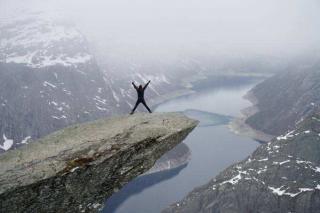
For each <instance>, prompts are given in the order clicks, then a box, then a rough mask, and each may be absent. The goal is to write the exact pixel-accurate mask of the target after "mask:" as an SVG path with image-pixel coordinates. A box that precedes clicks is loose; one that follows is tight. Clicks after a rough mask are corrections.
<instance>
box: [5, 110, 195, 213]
mask: <svg viewBox="0 0 320 213" xmlns="http://www.w3.org/2000/svg"><path fill="white" fill-rule="evenodd" d="M197 123H198V122H197V121H195V120H193V119H189V118H187V117H186V116H184V115H182V114H180V113H154V114H135V115H132V116H129V115H128V116H122V117H114V118H109V119H102V120H98V121H94V122H90V123H85V124H80V125H74V126H71V127H68V128H65V129H63V130H60V131H57V132H55V133H52V134H50V135H48V136H46V137H44V138H42V139H39V140H38V141H35V142H33V143H30V144H28V145H26V146H23V147H21V148H19V149H16V150H11V151H8V152H6V153H4V154H2V155H1V156H0V205H1V206H0V209H1V212H95V211H98V210H99V209H100V208H101V207H102V203H103V202H104V200H105V199H106V198H107V197H109V196H110V195H111V194H112V193H113V192H115V191H117V190H119V189H120V188H121V187H122V186H123V185H124V184H126V183H128V182H129V181H130V180H131V179H133V178H134V177H136V176H138V175H140V174H142V173H144V172H145V171H147V170H148V169H150V168H151V167H152V166H153V165H154V163H155V162H156V160H157V159H158V158H160V157H161V156H162V155H163V154H164V153H165V152H167V151H169V150H170V149H172V148H173V147H174V146H176V145H177V144H178V143H180V142H181V141H182V140H183V139H184V138H185V137H186V136H187V135H188V133H189V132H190V131H192V129H193V128H194V127H195V126H196V125H197Z"/></svg>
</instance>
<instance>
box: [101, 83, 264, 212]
mask: <svg viewBox="0 0 320 213" xmlns="http://www.w3.org/2000/svg"><path fill="white" fill-rule="evenodd" d="M256 83H257V82H254V81H251V80H250V81H248V82H246V83H243V84H241V85H236V86H235V85H233V84H231V85H228V82H226V84H224V85H223V87H209V88H208V87H207V88H197V87H196V88H195V89H196V92H195V93H194V94H192V95H188V96H183V97H179V98H175V99H172V100H170V101H167V102H165V103H163V104H161V105H159V106H158V107H157V108H156V110H155V111H158V112H166V111H184V112H185V113H186V114H187V115H188V116H191V117H194V118H197V119H199V120H200V125H199V126H198V127H197V128H195V129H194V131H193V132H191V134H190V135H189V136H188V137H187V138H186V139H185V141H184V143H185V144H187V145H188V147H189V148H190V150H191V160H190V162H189V163H188V164H187V165H184V166H182V167H178V168H176V169H172V170H170V171H166V172H163V173H162V172H160V174H154V175H150V176H144V177H138V178H136V179H135V180H133V181H132V182H130V183H129V184H128V185H126V186H125V187H123V188H122V189H121V190H120V191H119V192H118V193H115V194H114V195H113V196H112V197H111V198H109V199H108V200H107V202H106V205H105V208H104V210H103V212H104V213H111V212H116V213H128V212H130V213H141V212H148V213H159V212H161V210H162V209H164V208H166V207H167V206H168V205H170V204H172V203H174V202H175V201H179V200H181V199H182V198H183V197H184V196H186V195H187V193H188V192H190V191H191V190H193V189H194V188H195V187H198V186H201V185H202V184H205V183H207V182H208V181H209V180H210V179H212V178H213V177H215V176H216V175H217V174H219V172H221V171H222V170H223V169H225V168H226V167H228V166H230V165H231V164H233V163H235V162H237V161H240V160H242V159H244V158H245V157H246V156H248V155H249V154H250V153H251V152H252V151H253V150H254V149H255V148H256V147H257V146H258V145H259V143H258V142H256V141H254V140H253V139H251V138H247V137H244V136H239V135H236V134H234V133H233V132H231V131H230V130H229V128H228V122H229V120H230V118H231V117H237V116H240V115H241V112H240V111H241V109H243V108H246V107H248V106H250V102H249V101H247V100H245V99H243V96H244V95H245V94H246V92H247V91H248V90H250V89H251V88H252V87H253V86H254V85H255V84H256ZM204 119H205V120H204ZM211 121H212V122H211ZM161 173H162V174H161Z"/></svg>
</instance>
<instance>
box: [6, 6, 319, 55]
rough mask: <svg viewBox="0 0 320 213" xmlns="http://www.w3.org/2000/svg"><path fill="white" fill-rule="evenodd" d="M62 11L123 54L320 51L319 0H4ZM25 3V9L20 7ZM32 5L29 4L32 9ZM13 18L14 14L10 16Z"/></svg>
mask: <svg viewBox="0 0 320 213" xmlns="http://www.w3.org/2000/svg"><path fill="white" fill-rule="evenodd" d="M0 2H1V11H0V12H2V13H5V12H7V13H8V11H11V10H13V9H15V8H17V7H18V5H19V7H28V8H29V9H30V8H32V10H45V11H60V12H61V13H62V14H64V15H66V16H67V17H68V18H69V19H71V20H73V21H74V22H75V23H76V24H77V25H78V27H79V28H80V29H81V30H82V31H83V32H84V33H85V34H86V35H87V37H88V38H89V39H92V41H94V42H96V43H97V44H98V43H99V45H97V46H100V44H101V46H102V47H104V48H109V50H110V51H113V52H115V53H118V54H135V53H137V51H138V52H144V54H142V55H150V54H151V55H152V54H174V53H175V52H177V51H180V52H181V51H182V52H183V51H185V52H187V53H188V52H199V53H203V54H206V53H208V54H228V52H234V53H237V54H267V55H275V56H278V55H283V54H296V53H299V52H303V51H307V50H308V49H317V48H319V46H320V13H319V11H320V1H319V0H305V1H302V0H157V1H155V0H68V1H66V0H54V1H53V0H52V1H49V0H47V1H46V0H32V1H31V0H30V1H24V0H16V1H12V0H10V1H9V0H1V1H0ZM17 2H20V3H17ZM27 2H28V3H27ZM9 13H11V12H9Z"/></svg>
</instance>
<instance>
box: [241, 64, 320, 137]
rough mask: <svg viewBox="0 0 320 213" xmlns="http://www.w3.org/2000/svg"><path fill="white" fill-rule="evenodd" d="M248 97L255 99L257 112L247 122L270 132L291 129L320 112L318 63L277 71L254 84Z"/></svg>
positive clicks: (281, 132) (319, 66) (283, 131)
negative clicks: (259, 82) (282, 71)
mask: <svg viewBox="0 0 320 213" xmlns="http://www.w3.org/2000/svg"><path fill="white" fill-rule="evenodd" d="M250 96H251V97H250ZM249 98H251V99H254V100H253V102H256V107H257V109H258V112H257V113H256V114H254V115H252V116H251V117H249V118H248V119H247V120H246V123H247V124H249V125H250V126H252V127H253V128H255V129H258V130H261V131H263V132H266V133H268V134H271V135H279V134H283V133H285V132H286V131H288V130H290V129H294V128H295V127H296V125H297V124H298V123H299V122H301V121H302V120H303V119H304V118H306V117H308V116H309V115H310V114H313V113H315V112H319V111H320V64H319V63H315V64H313V65H311V66H300V67H299V66H298V67H294V68H292V69H291V70H290V71H288V72H284V73H280V74H277V75H275V76H273V77H271V78H270V79H268V80H266V81H264V82H262V83H261V84H259V85H257V86H256V87H254V88H253V89H252V91H251V92H250V94H249Z"/></svg>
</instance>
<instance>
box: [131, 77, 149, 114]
mask: <svg viewBox="0 0 320 213" xmlns="http://www.w3.org/2000/svg"><path fill="white" fill-rule="evenodd" d="M149 84H150V81H148V83H147V84H146V85H144V87H142V85H139V87H137V86H136V85H135V84H134V82H132V85H133V87H134V88H135V89H136V91H137V95H138V100H137V102H136V105H135V106H134V108H133V109H132V111H131V113H130V114H131V115H132V114H133V113H134V111H135V110H136V108H137V107H138V105H139V104H140V103H142V104H143V105H144V106H145V108H147V110H148V111H149V112H150V113H152V112H151V110H150V109H149V107H148V105H147V104H146V101H145V100H144V90H145V89H146V88H147V86H148V85H149Z"/></svg>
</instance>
